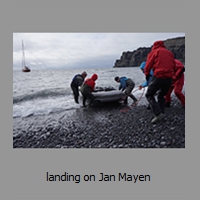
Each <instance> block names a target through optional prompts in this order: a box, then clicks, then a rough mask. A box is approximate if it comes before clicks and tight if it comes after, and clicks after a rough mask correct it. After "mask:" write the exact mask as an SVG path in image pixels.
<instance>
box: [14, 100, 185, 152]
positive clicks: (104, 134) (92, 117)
mask: <svg viewBox="0 0 200 200" xmlns="http://www.w3.org/2000/svg"><path fill="white" fill-rule="evenodd" d="M165 113H166V118H165V119H164V120H163V121H162V122H158V123H156V124H151V123H150V120H151V119H152V117H153V114H152V111H151V110H147V109H146V106H145V105H141V106H140V105H137V106H135V107H133V108H131V109H130V108H127V107H122V106H121V105H118V104H111V105H104V106H100V107H91V108H79V109H76V110H73V111H63V112H60V113H54V114H50V115H47V116H29V117H26V118H23V119H22V118H13V148H185V109H183V108H182V107H181V105H180V102H179V101H178V100H177V99H176V98H174V100H173V101H172V106H171V107H170V108H166V112H165Z"/></svg>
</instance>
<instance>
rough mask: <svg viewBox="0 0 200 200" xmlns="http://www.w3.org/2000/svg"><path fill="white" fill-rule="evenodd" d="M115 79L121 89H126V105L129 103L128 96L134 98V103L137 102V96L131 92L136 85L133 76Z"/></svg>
mask: <svg viewBox="0 0 200 200" xmlns="http://www.w3.org/2000/svg"><path fill="white" fill-rule="evenodd" d="M115 81H116V82H117V83H120V84H119V90H122V92H123V91H124V90H125V92H124V94H125V95H126V97H125V99H124V104H125V105H126V104H127V103H128V96H129V97H130V98H131V99H133V101H134V103H137V101H138V100H137V98H136V97H135V96H134V95H133V94H132V93H131V92H132V90H133V89H134V87H135V83H134V81H133V80H132V79H131V78H126V77H125V76H123V77H119V76H116V77H115Z"/></svg>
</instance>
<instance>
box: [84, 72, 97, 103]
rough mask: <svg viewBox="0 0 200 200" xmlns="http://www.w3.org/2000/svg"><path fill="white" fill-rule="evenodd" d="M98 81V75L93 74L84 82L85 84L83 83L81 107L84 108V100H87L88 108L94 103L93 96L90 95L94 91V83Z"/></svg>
mask: <svg viewBox="0 0 200 200" xmlns="http://www.w3.org/2000/svg"><path fill="white" fill-rule="evenodd" d="M97 79H98V75H97V74H93V75H92V76H91V78H88V79H86V80H85V82H84V83H83V85H82V86H81V89H80V91H81V93H82V95H83V106H84V107H86V105H85V103H86V100H87V99H89V100H90V103H89V106H90V105H92V103H93V101H94V95H93V94H92V92H93V91H94V88H95V84H96V83H95V81H96V80H97Z"/></svg>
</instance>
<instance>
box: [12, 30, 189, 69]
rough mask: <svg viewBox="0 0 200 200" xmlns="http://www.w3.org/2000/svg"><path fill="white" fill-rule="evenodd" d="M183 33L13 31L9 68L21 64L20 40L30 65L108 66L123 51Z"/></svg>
mask: <svg viewBox="0 0 200 200" xmlns="http://www.w3.org/2000/svg"><path fill="white" fill-rule="evenodd" d="M180 36H185V33H13V69H21V68H22V40H23V43H24V47H25V58H26V65H27V66H30V68H31V69H56V68H58V69H59V68H79V67H81V68H82V67H84V68H97V67H98V68H102V67H108V68H112V67H113V66H114V63H115V61H116V60H117V59H119V58H120V56H121V55H122V52H124V51H134V50H136V49H138V48H139V47H150V46H151V45H152V44H153V42H154V41H156V40H166V39H169V38H175V37H180Z"/></svg>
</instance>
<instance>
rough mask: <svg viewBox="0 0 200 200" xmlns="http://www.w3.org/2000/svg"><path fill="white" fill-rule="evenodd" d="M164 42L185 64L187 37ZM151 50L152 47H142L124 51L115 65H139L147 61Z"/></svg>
mask: <svg viewBox="0 0 200 200" xmlns="http://www.w3.org/2000/svg"><path fill="white" fill-rule="evenodd" d="M164 44H165V46H166V48H167V49H168V50H170V51H171V52H172V53H173V54H174V57H175V58H176V59H178V60H180V61H181V62H182V63H184V64H185V37H177V38H172V39H167V40H165V41H164ZM150 51H151V47H140V48H138V49H137V50H134V51H126V52H123V53H122V55H121V57H120V59H118V60H116V61H115V64H114V66H113V67H138V66H140V64H141V63H142V62H143V61H146V58H147V55H148V54H149V52H150Z"/></svg>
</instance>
